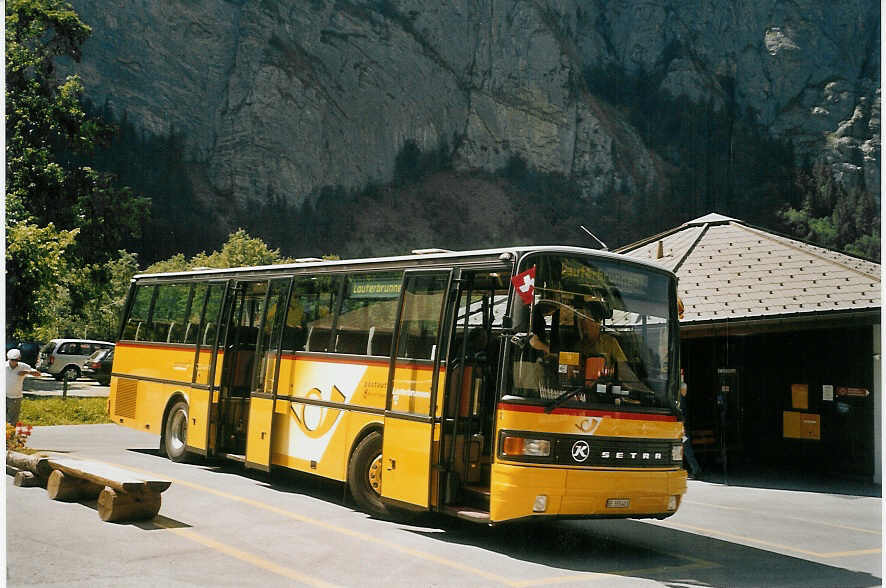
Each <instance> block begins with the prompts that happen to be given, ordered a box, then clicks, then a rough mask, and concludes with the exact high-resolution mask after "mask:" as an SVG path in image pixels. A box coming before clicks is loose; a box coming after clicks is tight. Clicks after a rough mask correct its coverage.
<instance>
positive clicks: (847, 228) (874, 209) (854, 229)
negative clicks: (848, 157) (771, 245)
mask: <svg viewBox="0 0 886 588" xmlns="http://www.w3.org/2000/svg"><path fill="white" fill-rule="evenodd" d="M797 183H798V187H799V190H800V191H801V192H802V193H803V194H804V195H805V197H804V198H803V202H802V204H801V205H800V206H799V207H797V208H794V207H786V208H785V209H784V210H782V211H781V212H780V213H779V216H780V217H781V218H782V220H784V221H785V222H786V223H787V225H788V227H789V228H790V230H791V232H792V233H793V234H794V235H796V236H797V237H799V238H801V239H804V240H806V241H810V242H812V243H816V244H818V245H821V246H823V247H827V248H829V249H836V250H839V251H844V252H846V253H849V254H851V255H857V256H859V257H864V258H867V259H873V260H876V261H879V260H880V212H879V205H878V203H877V202H876V201H875V200H874V197H873V195H871V194H870V193H869V192H867V191H865V190H864V189H863V188H862V187H860V186H855V187H851V188H845V187H843V186H842V185H841V184H839V183H838V182H836V181H835V179H834V176H833V172H832V171H831V168H830V167H829V166H828V165H826V164H825V163H818V164H816V165H814V166H812V167H811V168H810V169H806V170H803V171H802V172H801V173H800V174H798V179H797Z"/></svg>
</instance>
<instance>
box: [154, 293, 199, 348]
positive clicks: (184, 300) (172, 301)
mask: <svg viewBox="0 0 886 588" xmlns="http://www.w3.org/2000/svg"><path fill="white" fill-rule="evenodd" d="M157 288H158V291H157V299H156V301H155V302H154V311H153V313H152V317H151V325H152V328H151V333H150V340H151V341H156V342H158V343H182V342H183V336H184V324H185V311H186V310H187V304H188V297H189V295H190V292H191V284H160V285H159V286H157Z"/></svg>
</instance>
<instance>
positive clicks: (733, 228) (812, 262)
mask: <svg viewBox="0 0 886 588" xmlns="http://www.w3.org/2000/svg"><path fill="white" fill-rule="evenodd" d="M618 252H619V253H623V254H625V255H628V256H630V257H635V258H639V259H644V260H652V261H654V262H655V263H658V264H661V265H663V266H664V267H666V268H668V269H669V270H671V271H673V272H674V273H676V274H677V276H678V278H679V286H678V294H679V296H680V298H681V299H682V301H683V304H684V309H685V310H684V315H683V317H682V319H681V321H680V331H681V338H682V344H681V356H682V365H683V367H684V369H685V370H686V380H687V382H688V384H689V389H690V390H693V392H694V394H692V402H690V414H691V417H692V418H691V419H690V422H689V427H690V430H693V429H694V430H695V431H696V432H697V434H698V436H699V437H700V438H703V439H706V440H709V441H712V444H713V445H719V444H720V441H721V440H722V439H723V436H721V435H720V432H721V430H723V431H725V437H726V443H725V444H723V445H725V446H726V447H727V449H728V454H730V455H732V454H735V455H736V456H738V457H739V458H740V459H750V460H755V461H763V462H766V463H774V464H784V463H805V464H807V465H809V466H810V467H817V468H821V467H823V468H825V469H826V470H827V471H829V472H833V473H845V474H857V475H862V476H868V475H871V476H873V478H874V479H875V480H877V481H878V482H879V480H880V477H881V473H880V472H881V470H880V463H881V459H880V439H881V433H880V378H879V375H880V364H879V361H880V312H881V279H880V275H881V273H880V271H881V268H880V265H879V264H877V263H874V262H872V261H869V260H865V259H860V258H858V257H853V256H850V255H846V254H843V253H839V252H836V251H832V250H829V249H825V248H823V247H818V246H816V245H812V244H810V243H805V242H803V241H799V240H797V239H792V238H789V237H786V236H783V235H779V234H776V233H772V232H769V231H766V230H764V229H761V228H758V227H753V226H751V225H748V224H747V223H744V222H743V221H741V220H738V219H735V218H730V217H728V216H723V215H720V214H708V215H706V216H703V217H700V218H697V219H695V220H692V221H689V222H687V223H684V224H683V225H680V226H679V227H675V228H673V229H671V230H668V231H665V232H663V233H660V234H657V235H653V236H651V237H648V238H646V239H643V240H641V241H638V242H636V243H632V244H630V245H627V246H625V247H622V248H620V249H619V250H618ZM724 390H725V392H724ZM724 395H725V404H726V406H727V418H726V419H725V421H726V422H723V423H722V424H721V423H720V418H719V407H720V406H721V405H722V401H723V400H724ZM718 401H720V402H721V404H718ZM699 449H701V450H704V449H705V447H699ZM721 459H722V458H721Z"/></svg>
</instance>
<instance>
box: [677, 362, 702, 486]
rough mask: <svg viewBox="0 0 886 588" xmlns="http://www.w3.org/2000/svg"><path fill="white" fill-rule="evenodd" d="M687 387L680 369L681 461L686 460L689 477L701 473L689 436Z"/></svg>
mask: <svg viewBox="0 0 886 588" xmlns="http://www.w3.org/2000/svg"><path fill="white" fill-rule="evenodd" d="M688 392H689V387H688V386H687V385H686V380H685V378H684V377H683V370H682V369H681V370H680V412H681V413H683V461H685V462H686V469H687V470H689V477H690V478H695V477H697V476H698V475H699V474H700V473H701V466H699V465H698V461H696V459H695V451H693V449H692V439H690V438H689V402H688V400H687V399H686V394H687V393H688Z"/></svg>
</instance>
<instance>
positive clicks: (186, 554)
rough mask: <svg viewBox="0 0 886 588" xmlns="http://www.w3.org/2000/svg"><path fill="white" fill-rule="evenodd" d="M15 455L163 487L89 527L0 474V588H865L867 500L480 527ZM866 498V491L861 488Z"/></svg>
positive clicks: (117, 460)
mask: <svg viewBox="0 0 886 588" xmlns="http://www.w3.org/2000/svg"><path fill="white" fill-rule="evenodd" d="M30 445H31V446H32V447H35V448H42V449H53V450H59V451H70V452H72V453H73V454H75V455H80V456H84V457H91V458H95V459H99V460H102V461H105V462H108V463H112V464H117V465H122V466H125V467H128V468H130V469H133V470H135V471H139V472H149V473H151V474H152V475H159V476H164V477H166V478H168V479H171V480H173V484H172V486H171V487H170V489H169V490H167V491H166V492H165V493H164V494H163V507H162V509H161V511H160V516H158V517H157V518H156V519H155V520H154V521H151V522H144V523H137V524H112V523H103V522H101V520H100V519H99V518H98V515H97V513H96V512H95V503H94V501H93V502H92V503H83V504H81V503H70V504H68V503H61V502H53V501H50V500H49V499H48V498H47V496H46V491H45V490H43V489H41V488H18V487H15V486H13V485H12V482H11V477H9V476H7V483H6V484H5V490H6V494H7V496H6V505H7V513H8V520H7V533H8V534H7V537H8V543H7V549H8V576H7V577H8V581H9V585H10V586H27V585H35V586H42V585H50V584H59V585H65V586H84V587H85V586H90V587H92V586H156V585H164V586H201V585H220V586H283V585H287V586H289V585H312V586H330V585H334V586H361V587H362V586H369V587H373V586H459V587H461V586H549V585H556V586H582V585H596V586H607V587H608V586H672V587H676V586H748V587H751V586H753V587H758V586H803V587H807V586H818V587H834V586H841V587H844V586H879V585H881V583H882V581H881V578H882V565H881V557H882V552H881V547H880V546H881V523H880V520H881V519H880V513H881V499H880V498H879V497H877V496H863V495H859V494H863V493H864V492H860V493H859V492H857V491H855V490H853V493H840V488H839V487H838V488H836V489H835V490H833V491H831V492H812V491H795V490H778V489H771V488H761V487H739V486H725V485H723V484H718V483H714V482H704V481H690V482H689V492H688V494H687V496H686V499H685V501H684V504H683V506H682V507H681V509H680V511H679V512H678V513H677V514H676V515H675V516H673V517H671V518H670V519H667V520H665V521H655V522H650V521H631V520H625V521H622V520H614V521H608V520H603V521H590V520H589V521H547V522H544V523H522V524H512V525H502V526H497V527H484V526H477V525H472V524H470V523H462V522H460V521H455V520H451V519H447V518H443V517H438V516H422V517H420V518H418V519H415V520H413V521H411V522H410V523H408V524H407V523H402V522H400V523H398V522H389V521H381V520H377V519H373V518H370V517H368V516H367V515H365V514H363V513H361V512H359V511H356V510H355V509H354V507H353V506H352V505H351V504H350V502H349V501H347V500H346V499H345V497H344V492H343V487H342V486H341V485H340V484H338V483H335V482H329V481H323V480H319V479H316V478H313V477H310V476H306V475H302V474H293V473H275V475H274V476H273V477H272V478H270V479H269V478H268V477H267V476H266V475H265V474H258V475H246V474H244V473H242V470H240V469H239V468H238V467H235V466H233V465H228V464H173V463H171V462H169V461H168V460H166V459H163V458H161V457H159V456H157V455H156V452H155V448H156V446H157V438H156V437H155V436H153V435H150V434H147V433H143V432H139V431H133V430H130V429H124V428H121V427H117V426H115V425H80V426H61V427H37V428H35V429H34V433H33V436H32V438H31V443H30ZM874 490H875V491H877V489H876V488H875V489H874Z"/></svg>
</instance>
